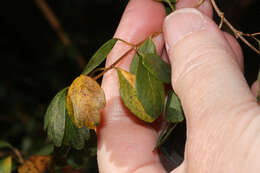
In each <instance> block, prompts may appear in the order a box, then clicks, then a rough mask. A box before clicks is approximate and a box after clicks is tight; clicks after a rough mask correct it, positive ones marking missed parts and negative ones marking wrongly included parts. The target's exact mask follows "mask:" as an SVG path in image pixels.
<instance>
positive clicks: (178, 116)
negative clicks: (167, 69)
mask: <svg viewBox="0 0 260 173" xmlns="http://www.w3.org/2000/svg"><path fill="white" fill-rule="evenodd" d="M165 120H166V121H167V122H171V123H180V122H182V121H183V120H184V113H183V109H182V105H181V101H180V99H179V98H178V96H177V95H176V94H175V93H174V91H169V93H168V100H167V104H166V111H165Z"/></svg>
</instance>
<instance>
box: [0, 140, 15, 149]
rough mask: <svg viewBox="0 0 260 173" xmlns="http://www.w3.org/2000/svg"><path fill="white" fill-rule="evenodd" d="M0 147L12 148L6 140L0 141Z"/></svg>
mask: <svg viewBox="0 0 260 173" xmlns="http://www.w3.org/2000/svg"><path fill="white" fill-rule="evenodd" d="M0 148H10V149H12V148H13V146H12V145H11V144H9V143H8V142H6V141H0Z"/></svg>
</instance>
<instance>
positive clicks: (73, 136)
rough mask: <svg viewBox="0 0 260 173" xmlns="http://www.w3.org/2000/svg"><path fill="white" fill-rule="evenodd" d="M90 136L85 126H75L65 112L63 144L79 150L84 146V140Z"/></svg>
mask: <svg viewBox="0 0 260 173" xmlns="http://www.w3.org/2000/svg"><path fill="white" fill-rule="evenodd" d="M89 138H90V131H89V129H88V128H87V127H85V126H84V127H82V128H77V127H76V126H75V125H74V123H73V122H72V120H71V118H70V116H69V115H68V114H67V113H66V128H65V134H64V139H63V144H64V145H67V146H72V147H73V148H75V149H77V150H81V149H83V148H84V146H85V141H86V140H88V139H89Z"/></svg>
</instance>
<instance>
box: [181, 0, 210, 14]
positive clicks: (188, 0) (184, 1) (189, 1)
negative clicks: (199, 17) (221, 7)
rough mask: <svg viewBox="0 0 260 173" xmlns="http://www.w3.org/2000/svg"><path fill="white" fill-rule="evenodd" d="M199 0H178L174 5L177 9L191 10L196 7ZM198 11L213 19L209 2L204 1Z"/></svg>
mask: <svg viewBox="0 0 260 173" xmlns="http://www.w3.org/2000/svg"><path fill="white" fill-rule="evenodd" d="M199 1H200V0H180V1H179V2H178V3H177V4H176V8H177V9H181V8H193V7H196V6H197V4H198V3H199ZM198 10H200V11H201V12H202V13H203V14H205V15H207V16H208V17H210V18H213V9H212V6H211V3H210V0H205V2H203V3H202V4H201V5H200V6H199V7H198Z"/></svg>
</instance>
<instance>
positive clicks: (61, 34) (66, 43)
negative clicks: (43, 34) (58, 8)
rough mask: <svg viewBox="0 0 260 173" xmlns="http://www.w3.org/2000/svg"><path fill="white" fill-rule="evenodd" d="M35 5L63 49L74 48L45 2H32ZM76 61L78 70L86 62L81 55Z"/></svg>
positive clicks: (37, 0)
mask: <svg viewBox="0 0 260 173" xmlns="http://www.w3.org/2000/svg"><path fill="white" fill-rule="evenodd" d="M34 1H35V4H36V5H37V6H38V8H39V9H40V10H41V11H42V13H43V15H44V17H45V18H46V20H47V21H48V22H49V24H50V26H51V27H52V28H53V30H54V31H55V32H56V33H57V35H58V37H59V39H60V41H61V42H62V44H63V45H64V46H65V47H69V46H72V47H75V46H73V44H72V41H71V39H70V38H69V36H68V34H66V32H65V31H64V29H63V27H62V25H61V24H60V22H59V20H58V18H57V17H56V15H55V14H54V12H53V11H52V9H51V8H50V7H49V5H48V4H47V3H46V1H45V0H34ZM76 60H77V62H78V64H79V66H80V68H82V69H83V68H84V67H85V65H86V62H85V60H84V58H83V56H82V55H77V56H76Z"/></svg>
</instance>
